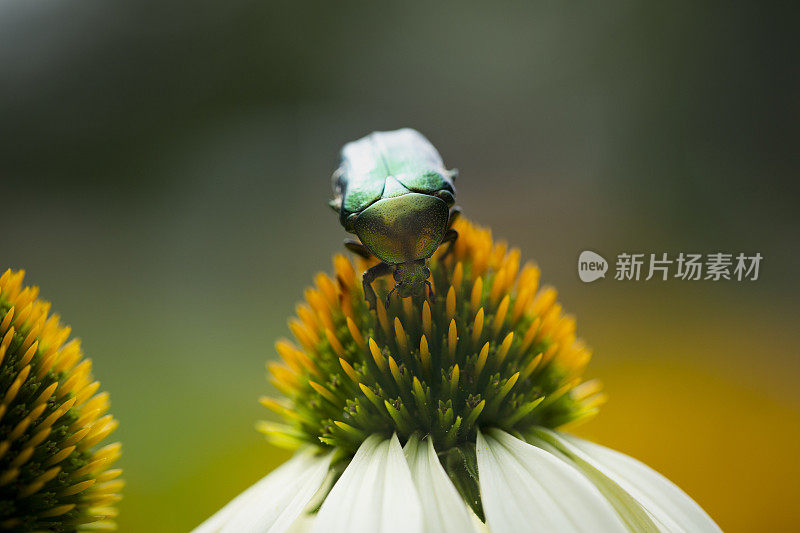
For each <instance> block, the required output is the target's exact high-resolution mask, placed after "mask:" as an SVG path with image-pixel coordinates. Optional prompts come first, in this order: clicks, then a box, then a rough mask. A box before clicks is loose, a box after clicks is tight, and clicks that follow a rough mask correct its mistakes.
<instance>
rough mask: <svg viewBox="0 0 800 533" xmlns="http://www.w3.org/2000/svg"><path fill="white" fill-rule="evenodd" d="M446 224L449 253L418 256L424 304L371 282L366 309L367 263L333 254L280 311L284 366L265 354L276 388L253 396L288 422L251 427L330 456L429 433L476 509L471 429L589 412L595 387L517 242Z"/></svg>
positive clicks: (552, 298) (520, 428)
mask: <svg viewBox="0 0 800 533" xmlns="http://www.w3.org/2000/svg"><path fill="white" fill-rule="evenodd" d="M456 229H457V230H458V232H459V238H458V240H457V241H456V243H455V247H454V250H453V253H451V254H450V255H449V256H447V257H444V256H443V250H439V251H437V253H436V254H435V255H434V257H433V258H432V260H431V265H430V267H431V276H432V282H433V285H434V288H435V291H436V294H437V297H436V299H435V300H434V301H429V300H425V299H422V298H419V299H412V298H407V299H404V300H400V299H399V298H395V299H393V300H391V304H390V306H389V308H388V309H386V308H385V307H384V306H383V305H382V304H381V302H382V301H383V299H382V298H380V296H381V295H384V296H385V295H386V294H387V292H388V290H389V289H390V288H391V287H390V286H389V284H388V283H387V282H386V281H385V280H383V281H379V282H376V285H377V286H376V290H377V293H378V295H379V301H378V307H377V311H376V312H370V311H369V310H368V308H367V305H366V303H365V302H364V295H363V291H362V289H361V282H360V281H361V280H360V274H361V272H363V270H364V269H365V268H367V267H369V266H370V265H371V264H374V263H369V262H363V261H361V262H360V263H361V264H358V265H355V266H354V265H353V263H351V261H350V260H348V259H347V258H345V257H344V256H341V255H337V256H335V257H334V270H335V278H333V279H332V278H331V277H329V276H327V275H325V274H318V275H317V276H316V278H315V282H316V287H314V288H309V289H307V290H306V292H305V297H306V302H305V303H303V304H300V305H299V306H298V307H297V318H294V319H291V320H290V321H289V328H290V329H291V331H292V333H293V334H294V336H295V338H296V340H297V344H294V343H292V342H290V341H288V340H281V341H279V342H278V343H277V346H276V347H277V351H278V353H279V354H280V356H281V358H282V359H283V363H282V364H281V363H269V364H268V368H269V371H270V373H271V376H272V379H271V381H272V383H273V384H274V385H275V387H276V388H277V389H278V390H279V391H281V392H282V393H283V394H284V395H285V396H286V398H285V399H283V400H280V399H273V398H262V400H261V401H262V403H263V404H264V405H265V406H266V407H268V408H270V409H272V410H273V411H275V412H277V413H278V414H279V415H281V416H282V417H283V418H284V419H285V421H286V422H287V424H274V423H267V422H264V423H261V424H260V429H261V430H262V431H263V432H264V433H265V434H266V435H267V436H268V437H269V438H270V439H271V440H273V441H274V442H276V443H278V444H285V445H289V446H294V445H297V444H298V443H302V442H308V443H312V444H315V445H318V446H323V447H328V446H330V447H335V448H336V449H337V450H338V452H339V457H340V458H341V459H342V460H343V462H346V461H347V460H348V458H349V457H350V456H351V455H352V454H353V453H354V452H355V450H356V449H357V448H358V446H359V445H360V444H361V443H362V442H363V441H364V440H365V439H366V438H367V437H368V436H369V435H371V434H376V433H377V434H382V435H385V436H387V437H389V436H391V434H392V433H395V432H396V433H397V435H398V437H399V438H400V440H401V442H405V441H406V440H407V439H408V438H409V437H411V435H412V434H414V433H415V432H419V433H421V434H424V435H431V436H432V438H433V442H434V445H435V448H436V450H437V452H438V453H439V455H440V457H441V458H442V462H443V464H444V466H445V468H446V469H447V470H448V473H449V474H450V475H451V477H452V478H453V480H454V482H455V483H456V486H457V487H458V488H459V490H460V491H461V492H462V494H463V495H464V497H465V499H466V500H467V501H468V502H469V503H470V504H471V505H473V508H475V510H476V512H478V514H479V515H480V508H479V507H480V506H479V504H477V505H476V501H477V494H476V492H477V485H476V484H475V483H473V482H471V481H470V479H472V480H473V481H474V478H475V475H476V473H475V469H474V468H473V467H474V445H475V440H476V434H477V429H478V428H481V429H485V428H491V427H496V428H501V429H503V430H504V431H507V432H512V433H514V432H518V433H524V432H525V431H526V430H529V429H530V428H532V427H534V426H544V427H547V428H555V427H559V426H563V425H564V424H567V423H570V422H575V421H577V420H579V419H583V418H585V417H587V416H590V415H592V414H593V413H594V412H596V410H597V408H598V406H599V405H600V404H601V403H602V401H603V395H602V393H601V392H600V387H599V384H598V383H597V382H594V381H588V382H584V381H582V378H581V374H582V372H583V370H584V368H585V366H586V364H587V363H588V361H589V359H590V352H589V350H588V349H587V348H586V347H585V346H584V344H583V343H582V342H581V341H580V340H578V339H577V338H576V336H575V320H574V319H573V318H572V317H571V316H569V315H564V314H563V313H562V309H561V306H560V305H559V304H558V303H557V302H556V291H555V290H554V289H552V288H542V289H539V269H538V268H537V267H536V266H535V265H534V264H532V263H527V264H525V265H524V266H522V267H521V266H520V260H521V259H520V258H521V254H520V251H519V250H518V249H516V248H512V249H509V248H508V247H507V245H506V244H505V243H502V242H500V243H497V244H495V243H493V241H492V237H491V233H490V231H489V230H487V229H483V228H480V227H477V226H473V225H472V224H471V223H469V222H467V221H464V220H461V221H459V222H458V223H457V225H456ZM443 248H444V247H443ZM390 281H391V280H390ZM392 283H393V282H392Z"/></svg>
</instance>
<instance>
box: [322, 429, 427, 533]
mask: <svg viewBox="0 0 800 533" xmlns="http://www.w3.org/2000/svg"><path fill="white" fill-rule="evenodd" d="M422 531H423V527H422V506H421V504H420V500H419V496H418V495H417V489H416V488H415V487H414V482H413V481H412V479H411V472H410V471H409V468H408V463H407V462H406V458H405V456H404V455H403V449H402V448H401V447H400V441H399V440H397V435H392V438H391V439H389V440H386V439H385V438H383V437H381V436H379V435H372V436H370V437H368V438H367V439H366V440H365V441H364V442H362V443H361V446H360V447H359V448H358V451H357V452H356V455H355V456H354V457H353V459H352V461H350V464H349V465H347V468H345V470H344V472H343V473H342V475H341V477H340V478H339V479H338V480H337V481H336V484H335V485H334V486H333V488H332V489H331V492H330V493H329V494H328V496H327V497H326V498H325V501H324V502H323V504H322V507H321V508H320V510H319V513H318V514H317V518H316V520H315V521H314V533H361V532H364V533H422Z"/></svg>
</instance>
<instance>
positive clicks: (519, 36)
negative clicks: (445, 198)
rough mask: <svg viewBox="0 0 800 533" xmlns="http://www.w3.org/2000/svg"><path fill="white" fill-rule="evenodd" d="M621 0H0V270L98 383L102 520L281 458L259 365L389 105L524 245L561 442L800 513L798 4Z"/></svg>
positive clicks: (201, 500) (165, 519) (223, 482)
mask: <svg viewBox="0 0 800 533" xmlns="http://www.w3.org/2000/svg"><path fill="white" fill-rule="evenodd" d="M792 15H793V14H792V13H791V12H789V11H788V10H786V11H785V12H784V11H780V10H776V9H773V8H769V7H767V6H765V5H755V4H753V5H750V6H744V5H743V6H736V5H727V6H725V7H722V6H719V7H711V6H704V5H700V4H697V3H686V4H682V5H670V6H667V5H662V4H659V5H655V4H654V3H649V4H648V3H638V2H606V3H602V4H598V3H578V4H570V6H569V8H566V7H565V6H562V5H560V4H558V3H544V4H535V3H532V2H511V3H509V4H507V5H504V6H503V7H500V6H498V4H496V3H491V2H457V3H453V4H450V5H447V4H433V3H415V2H411V3H407V2H404V3H382V2H380V3H374V2H373V3H367V2H344V3H340V2H336V3H333V2H330V3H327V2H315V3H303V2H297V3H295V2H262V1H251V0H231V1H228V2H210V1H198V2H193V3H190V4H187V3H182V2H175V1H172V0H168V1H161V2H144V1H140V2H106V1H102V0H87V1H84V2H76V1H56V0H42V1H37V2H30V1H25V0H7V1H4V2H2V4H0V181H1V182H2V184H1V185H0V205H1V206H2V207H0V214H1V215H2V226H0V268H3V269H5V268H7V267H12V268H25V269H26V270H27V271H28V276H27V281H28V282H29V283H34V284H38V285H40V286H41V287H42V293H43V295H44V296H45V297H46V298H48V299H50V300H52V301H54V302H55V309H56V310H57V311H59V312H61V313H62V314H63V316H64V317H65V319H66V321H67V322H68V323H70V324H71V325H72V326H73V331H74V332H75V333H76V334H77V335H78V336H80V337H81V338H82V339H83V341H84V347H85V349H86V351H87V354H88V355H89V356H90V357H91V358H92V359H93V360H94V364H95V374H96V376H97V377H98V378H100V379H101V380H102V382H103V386H104V388H106V389H107V390H109V391H111V395H112V402H113V411H114V413H115V415H116V416H117V418H119V420H120V421H121V426H120V428H119V430H118V432H117V434H116V436H117V438H119V439H120V440H122V441H123V442H124V459H123V467H124V468H125V471H126V473H125V478H126V480H127V482H128V485H127V488H126V490H125V499H124V501H123V502H122V504H121V516H120V520H119V523H120V529H121V530H122V531H140V532H171V531H186V530H188V529H189V528H191V527H192V526H194V525H196V524H198V523H199V522H200V521H201V520H202V519H203V518H205V517H206V516H207V515H209V514H211V513H212V512H213V511H214V510H215V509H217V508H218V507H219V506H220V505H222V504H223V503H225V502H226V501H227V500H228V499H229V498H231V497H232V496H233V495H235V494H236V493H238V492H239V491H240V490H242V489H244V488H245V487H247V486H248V485H250V484H251V483H252V482H253V481H255V480H256V479H258V478H260V477H261V476H263V475H264V474H265V473H266V472H267V471H269V470H270V469H271V468H273V467H274V466H275V465H276V464H278V463H279V462H280V461H282V460H283V459H285V458H286V452H283V451H280V450H277V449H275V448H272V447H270V446H269V445H267V444H266V443H265V442H264V441H263V440H262V439H261V438H260V437H259V435H258V434H257V433H256V432H255V431H254V429H253V425H254V422H255V421H256V420H257V419H259V418H262V417H266V416H267V413H266V412H265V410H264V409H263V408H261V407H260V406H259V405H258V403H257V398H258V396H259V395H261V394H264V393H266V392H269V387H268V385H267V382H266V380H265V376H264V374H265V372H264V363H265V361H266V360H268V359H271V358H274V357H275V355H274V351H273V347H272V346H273V342H274V341H275V340H276V339H277V338H279V337H281V336H284V335H287V334H288V328H287V327H286V318H287V317H288V316H289V315H290V314H291V313H292V312H293V308H294V304H295V302H296V301H297V300H298V299H300V298H301V296H302V291H303V288H304V287H305V285H306V284H307V283H309V282H310V279H311V277H312V275H313V274H314V273H315V272H317V271H319V270H321V269H328V268H329V266H330V256H331V254H332V253H333V252H338V251H340V250H341V247H340V242H341V239H342V238H343V237H344V236H345V235H344V232H343V230H342V229H341V228H340V227H339V225H338V223H337V220H336V217H335V215H334V214H333V213H332V212H330V211H329V209H328V207H327V206H326V201H327V199H328V197H329V176H330V173H331V171H332V170H333V168H334V166H335V164H336V159H337V153H338V150H339V148H340V146H341V145H342V144H343V143H344V142H346V141H348V140H352V139H355V138H357V137H360V136H362V135H364V134H366V133H368V132H370V131H372V130H375V129H394V128H397V127H401V126H413V127H415V128H417V129H419V130H420V131H422V132H423V133H425V134H426V135H427V136H428V137H429V138H430V139H431V140H432V141H433V142H434V144H435V145H436V146H437V147H438V148H439V149H440V151H441V153H442V154H443V156H444V158H445V162H446V163H447V164H448V165H449V166H455V167H458V168H459V169H460V171H461V177H460V178H459V182H458V189H459V191H458V192H459V199H458V200H459V203H460V204H461V205H462V206H463V208H464V210H465V213H466V214H467V215H468V216H469V217H471V218H472V219H473V220H475V221H477V222H480V223H482V224H486V225H490V226H491V227H492V228H493V231H494V233H495V235H496V236H498V237H502V238H506V239H507V240H508V241H510V242H511V243H512V244H514V245H517V246H519V247H521V248H522V250H523V255H524V256H525V257H527V258H532V259H535V260H536V261H537V262H538V263H539V265H540V266H541V267H542V270H543V278H544V280H545V281H546V282H548V283H551V284H554V285H556V286H557V287H558V288H559V289H560V292H561V301H562V303H563V304H564V305H565V307H566V308H567V309H568V310H571V311H573V312H575V313H576V314H577V316H578V322H579V331H580V332H581V335H582V336H583V337H584V338H585V339H586V340H587V342H588V343H589V344H590V345H592V346H593V347H594V349H595V359H594V361H593V363H592V365H591V366H590V372H589V373H590V374H591V375H593V376H596V377H600V378H602V379H603V380H604V381H605V383H606V390H607V392H608V394H609V396H610V402H609V403H608V405H607V406H606V407H605V408H604V409H603V411H602V412H601V414H600V416H599V417H598V418H597V419H595V420H594V421H592V422H590V423H589V424H587V425H586V426H584V427H583V428H581V429H580V432H581V434H583V435H586V436H589V437H591V438H593V439H596V440H598V441H599V442H601V443H604V444H607V445H610V446H613V447H615V448H617V449H620V450H622V451H624V452H626V453H629V454H631V455H633V456H635V457H638V458H640V459H642V460H644V461H645V462H647V463H649V464H651V465H653V466H654V467H655V468H657V469H658V470H660V471H662V472H663V473H665V474H666V475H668V476H669V477H670V478H671V479H673V480H674V481H675V482H676V483H677V484H679V485H680V486H681V487H683V488H684V489H685V490H686V491H687V492H688V493H689V494H690V495H692V496H693V497H694V498H695V499H696V500H697V501H698V502H699V503H700V504H701V505H703V506H704V507H705V508H706V509H707V510H708V511H709V513H710V514H711V515H712V516H713V517H714V518H715V519H716V520H717V521H718V523H719V524H720V525H721V526H722V527H723V529H725V530H727V531H781V530H791V529H794V528H795V527H796V524H797V522H798V519H800V507H798V506H797V503H796V501H797V497H798V495H799V494H800V486H799V484H800V481H798V480H800V460H798V455H797V451H798V445H797V442H798V439H800V389H799V388H798V386H797V383H798V378H800V358H799V357H798V356H799V355H800V354H799V353H798V341H800V327H798V318H800V316H799V313H798V308H797V305H798V297H799V296H800V286H799V285H798V281H797V276H798V268H800V247H799V246H798V237H799V236H800V232H799V231H798V230H800V214H798V207H797V202H798V198H799V197H800V180H798V170H800V165H798V141H800V135H798V122H799V121H798V118H800V117H798V103H799V102H800V100H798V93H800V91H798V89H800V87H798V79H800V77H799V76H798V72H797V67H798V64H800V63H799V62H798V58H797V56H796V54H795V52H796V50H797V46H796V44H797V39H796V38H797V34H796V29H797V24H796V21H797V19H796V17H793V16H792ZM584 249H593V250H596V251H598V252H600V253H603V254H604V255H606V256H607V257H609V258H611V257H613V256H615V255H616V254H617V253H618V252H623V251H627V252H644V253H650V252H665V251H666V252H670V253H678V252H681V251H683V252H694V251H698V252H716V251H724V252H732V253H736V252H740V251H743V252H748V253H754V252H760V253H761V254H762V255H763V256H764V260H763V263H762V268H761V275H760V279H759V280H758V281H756V282H735V281H730V282H718V283H712V282H686V281H668V282H662V281H650V282H643V281H641V282H638V283H635V282H628V283H625V282H616V281H613V280H612V279H606V280H601V281H598V282H596V283H593V284H583V283H581V282H580V281H579V279H578V277H577V275H576V260H577V256H578V254H579V253H580V251H582V250H584Z"/></svg>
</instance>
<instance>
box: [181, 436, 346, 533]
mask: <svg viewBox="0 0 800 533" xmlns="http://www.w3.org/2000/svg"><path fill="white" fill-rule="evenodd" d="M330 461H331V455H330V454H326V455H322V456H320V455H317V454H316V451H315V450H314V449H313V448H307V449H304V450H301V451H299V452H298V453H296V454H295V455H294V456H293V457H292V458H291V459H289V460H288V461H287V462H285V463H284V464H282V465H281V466H280V467H278V468H277V469H275V470H273V471H272V472H270V473H269V474H268V475H267V476H265V477H264V478H262V479H261V480H260V481H258V482H257V483H256V484H254V485H253V486H251V487H250V488H249V489H247V490H245V491H244V492H243V493H241V494H240V495H238V496H237V497H236V498H234V499H233V500H231V501H230V502H229V503H228V504H227V505H226V506H225V507H223V508H222V509H220V510H219V511H218V512H217V513H216V514H215V515H214V516H212V517H211V518H209V519H208V520H206V521H205V522H203V523H202V524H200V525H199V526H198V527H197V528H196V529H195V530H194V531H193V533H221V532H228V531H235V532H237V533H251V532H252V533H255V532H258V533H267V532H268V533H282V532H284V531H286V530H287V529H288V528H289V526H290V525H291V524H292V522H294V521H295V520H296V519H297V517H298V516H300V513H302V512H303V509H304V508H305V507H306V505H308V502H309V501H310V500H311V498H312V497H313V496H314V494H315V493H316V492H317V491H318V490H319V488H320V486H322V482H323V481H324V480H325V475H326V474H327V472H328V467H329V465H330Z"/></svg>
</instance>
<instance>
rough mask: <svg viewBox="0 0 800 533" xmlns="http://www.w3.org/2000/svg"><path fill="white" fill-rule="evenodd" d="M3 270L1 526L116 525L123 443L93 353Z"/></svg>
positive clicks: (18, 276) (19, 276) (35, 291)
mask: <svg viewBox="0 0 800 533" xmlns="http://www.w3.org/2000/svg"><path fill="white" fill-rule="evenodd" d="M24 275H25V273H24V271H19V272H12V271H11V270H7V271H6V272H5V273H4V274H3V275H2V276H0V531H2V530H13V531H79V530H82V529H92V530H104V529H105V530H109V529H115V524H114V521H113V518H114V517H115V516H116V509H115V508H114V504H115V503H116V502H117V501H118V500H119V498H120V497H119V495H118V493H119V491H120V489H121V488H122V481H121V480H120V479H118V477H119V475H120V474H121V470H118V469H111V468H110V467H111V466H112V464H113V463H114V461H116V460H117V458H118V457H119V455H120V445H119V443H115V444H109V445H106V446H103V447H98V445H99V444H100V443H101V441H103V440H104V439H105V438H106V437H107V436H108V435H109V434H110V433H111V432H112V431H114V429H116V427H117V421H116V420H115V419H114V418H113V417H112V416H111V415H110V414H106V412H107V410H108V408H109V397H108V394H107V393H105V392H102V393H98V392H97V391H98V389H99V387H100V383H99V382H97V381H94V380H93V379H92V375H91V361H90V360H89V359H84V358H83V352H82V351H81V347H80V343H79V341H78V340H77V339H72V340H69V341H68V338H69V336H70V328H69V327H67V326H64V325H62V324H61V322H60V318H59V316H58V315H57V314H52V315H51V314H50V303H49V302H46V301H43V300H40V299H38V295H39V288H38V287H24V288H23V286H22V280H23V277H24Z"/></svg>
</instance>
